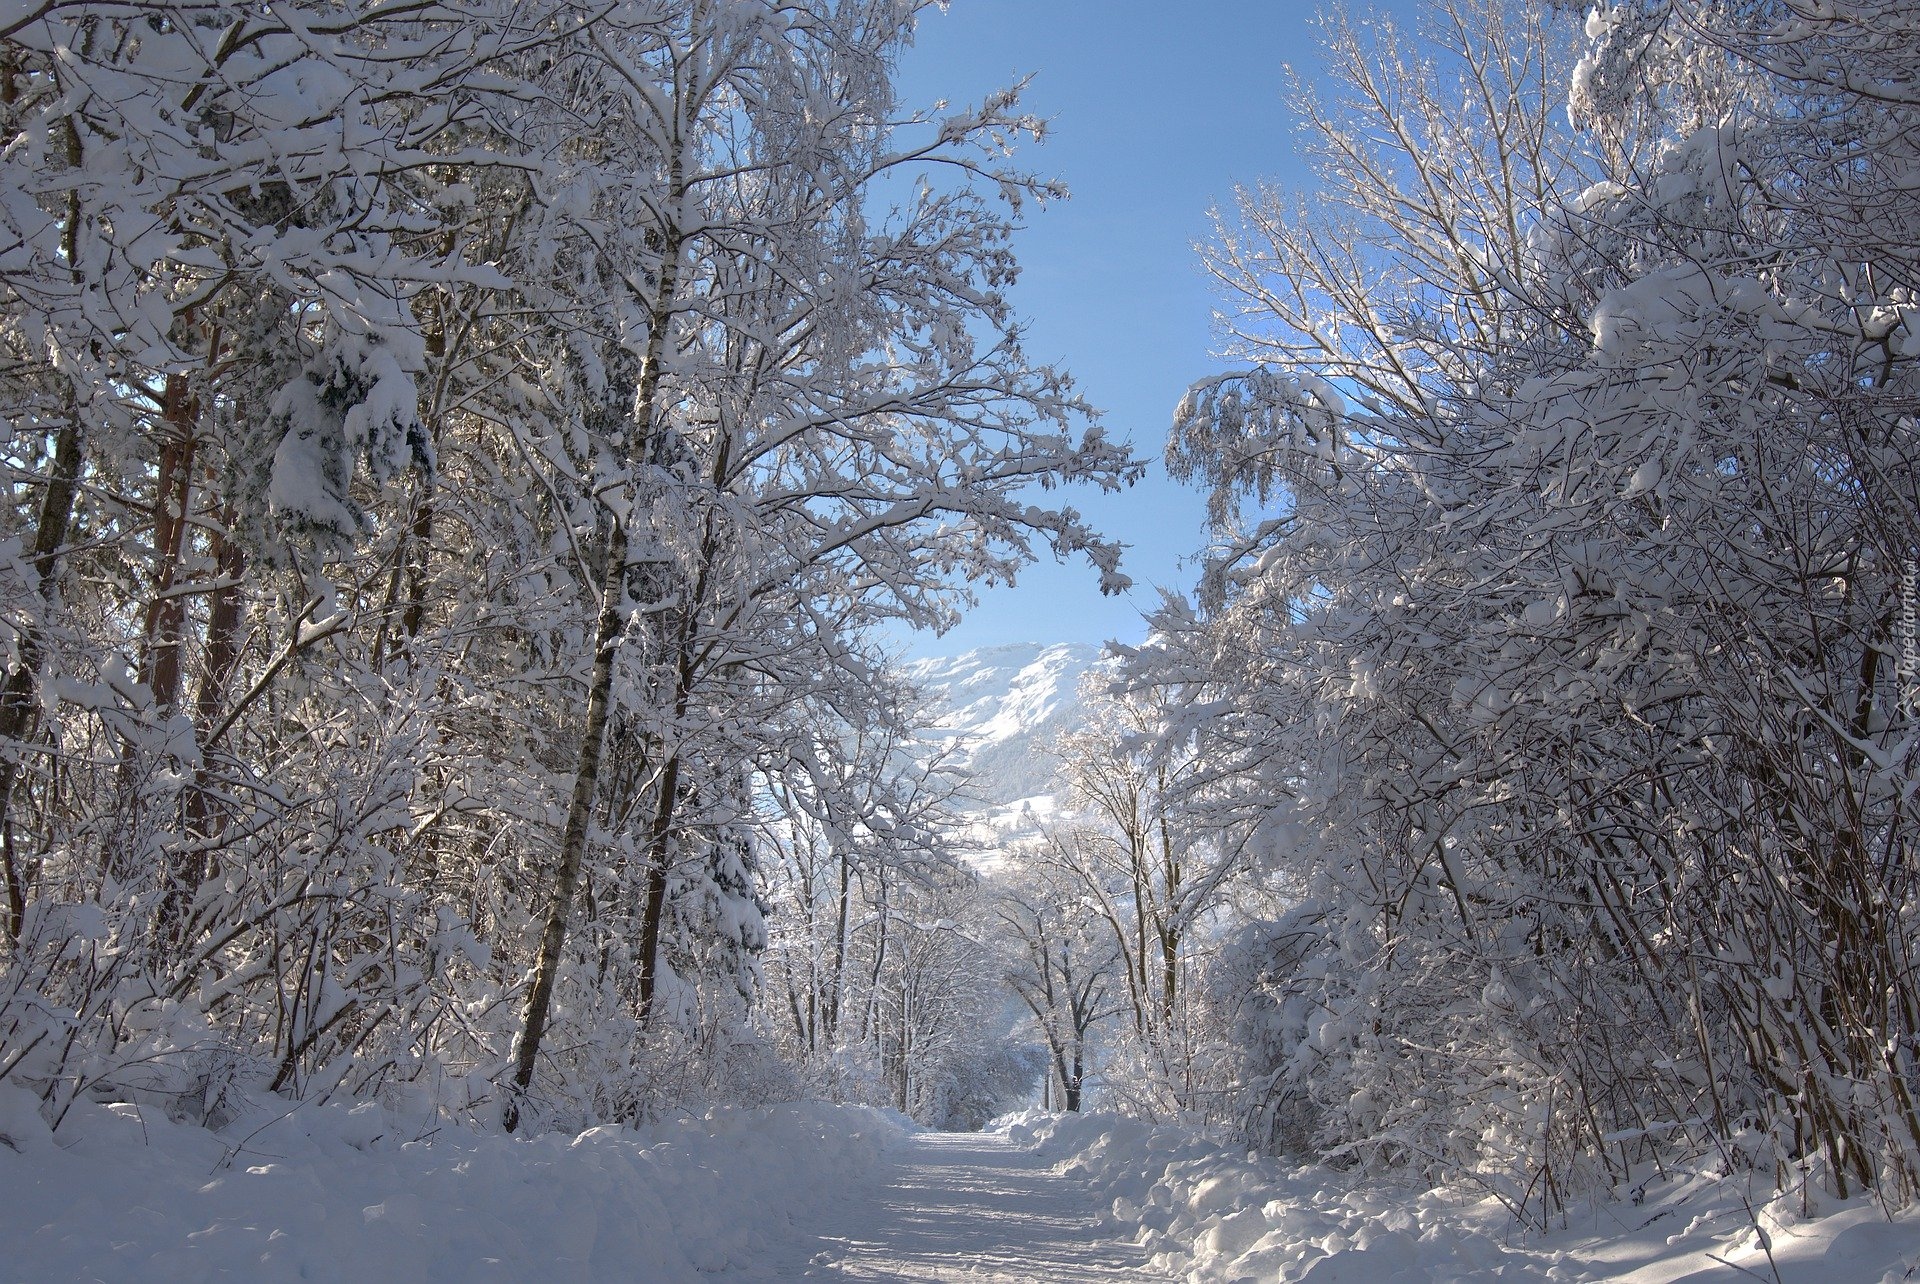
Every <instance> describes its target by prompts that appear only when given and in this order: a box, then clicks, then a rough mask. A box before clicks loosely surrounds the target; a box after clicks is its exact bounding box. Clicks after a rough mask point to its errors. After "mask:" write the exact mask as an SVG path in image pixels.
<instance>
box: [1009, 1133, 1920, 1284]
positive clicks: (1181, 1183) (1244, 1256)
mask: <svg viewBox="0 0 1920 1284" xmlns="http://www.w3.org/2000/svg"><path fill="white" fill-rule="evenodd" d="M998 1126H999V1127H1001V1128H1003V1129H1004V1130H1005V1131H1006V1132H1007V1133H1008V1135H1009V1138H1010V1139H1011V1140H1012V1141H1014V1142H1015V1143H1016V1144H1019V1145H1024V1146H1027V1147H1030V1148H1032V1149H1034V1150H1035V1151H1037V1152H1038V1153H1039V1154H1040V1155H1041V1156H1042V1157H1043V1158H1047V1159H1050V1160H1053V1161H1054V1162H1055V1164H1056V1166H1057V1167H1058V1169H1059V1171H1060V1172H1061V1173H1062V1174H1063V1175H1065V1176H1068V1177H1073V1178H1077V1179H1080V1180H1084V1181H1087V1182H1089V1183H1091V1184H1092V1185H1093V1186H1094V1187H1095V1188H1096V1189H1097V1190H1099V1191H1100V1193H1101V1195H1102V1197H1103V1198H1104V1199H1107V1200H1109V1201H1110V1206H1111V1209H1112V1212H1111V1213H1110V1214H1109V1217H1108V1227H1109V1228H1111V1229H1119V1230H1121V1231H1122V1232H1123V1233H1124V1231H1125V1230H1126V1229H1127V1228H1129V1227H1132V1228H1135V1229H1134V1238H1135V1242H1137V1243H1140V1244H1143V1245H1145V1246H1147V1247H1149V1248H1151V1249H1152V1250H1153V1251H1154V1254H1155V1257H1154V1264H1155V1265H1156V1266H1157V1267H1159V1268H1161V1269H1163V1270H1166V1271H1168V1272H1169V1273H1171V1274H1173V1275H1174V1276H1175V1277H1176V1278H1181V1277H1184V1278H1185V1279H1187V1280H1189V1281H1191V1282H1192V1284H1212V1282H1216V1281H1218V1282H1226V1281H1235V1282H1238V1281H1259V1282H1260V1284H1268V1282H1269V1281H1272V1282H1274V1284H1290V1282H1292V1281H1310V1282H1311V1284H1416V1282H1417V1284H1448V1282H1451V1281H1468V1280H1498V1279H1515V1280H1520V1279H1525V1280H1542V1279H1544V1280H1556V1281H1569V1282H1572V1281H1592V1280H1618V1281H1628V1282H1629V1284H1673V1282H1675V1281H1683V1280H1684V1281H1689V1282H1690V1284H1706V1282H1707V1281H1716V1282H1718V1281H1726V1282H1727V1284H1732V1282H1733V1281H1736V1280H1752V1279H1755V1278H1759V1279H1762V1280H1775V1279H1778V1280H1779V1281H1780V1284H1853V1282H1858V1284H1897V1282H1901V1281H1908V1280H1920V1213H1916V1212H1906V1213H1902V1214H1900V1215H1898V1216H1896V1217H1894V1218H1892V1219H1889V1218H1888V1217H1887V1216H1886V1215H1885V1214H1884V1213H1883V1212H1882V1211H1881V1210H1880V1209H1878V1208H1877V1207H1875V1206H1873V1205H1872V1204H1871V1203H1870V1202H1868V1201H1863V1200H1855V1201H1852V1202H1850V1203H1847V1204H1844V1205H1834V1206H1832V1207H1828V1208H1824V1209H1821V1208H1809V1207H1806V1206H1805V1205H1804V1204H1803V1202H1802V1201H1801V1200H1800V1199H1797V1198H1780V1199H1775V1200H1773V1201H1771V1202H1769V1203H1765V1204H1761V1205H1756V1204H1754V1203H1753V1202H1751V1201H1750V1200H1749V1198H1748V1188H1747V1185H1746V1183H1745V1182H1741V1181H1730V1180H1727V1179H1724V1178H1719V1177H1715V1176H1712V1175H1709V1174H1705V1173H1681V1172H1676V1171H1673V1170H1669V1172H1668V1173H1667V1175H1665V1176H1664V1177H1661V1178H1659V1179H1657V1180H1648V1181H1645V1182H1642V1183H1641V1184H1639V1185H1638V1186H1636V1187H1634V1188H1632V1189H1631V1191H1630V1193H1629V1197H1628V1198H1626V1199H1623V1200H1620V1201H1618V1202H1612V1203H1603V1204H1596V1205H1592V1206H1588V1207H1586V1208H1583V1209H1582V1210H1580V1211H1579V1212H1578V1213H1577V1214H1570V1215H1569V1216H1568V1217H1567V1218H1566V1220H1565V1224H1564V1226H1563V1228H1562V1229H1559V1230H1556V1231H1555V1232H1554V1233H1552V1234H1548V1235H1544V1236H1530V1235H1528V1234H1527V1233H1526V1232H1524V1231H1523V1230H1522V1229H1521V1228H1520V1227H1519V1226H1518V1225H1517V1224H1516V1223H1515V1222H1514V1221H1513V1219H1512V1218H1511V1217H1510V1216H1509V1215H1508V1214H1507V1213H1506V1211H1505V1210H1504V1209H1503V1208H1501V1206H1500V1205H1499V1204H1497V1203H1495V1202H1494V1201H1492V1200H1474V1199H1472V1198H1471V1197H1470V1196H1467V1195H1463V1194H1461V1193H1460V1192H1447V1191H1437V1192H1414V1191H1410V1190H1404V1189H1396V1188H1393V1187H1386V1186H1380V1185H1364V1184H1356V1183H1355V1182H1354V1181H1353V1180H1352V1179H1351V1178H1350V1177H1348V1176H1346V1175H1343V1174H1341V1173H1338V1172H1335V1171H1333V1170H1331V1169H1328V1168H1325V1167H1320V1166H1299V1165H1291V1164H1286V1163H1283V1162H1281V1161H1278V1160H1273V1159H1263V1158H1258V1157H1255V1156H1251V1155H1245V1154H1242V1153H1239V1152H1233V1151H1229V1150H1226V1149H1225V1148H1223V1146H1222V1145H1221V1143H1220V1142H1219V1141H1217V1140H1213V1139H1210V1138H1207V1137H1205V1136H1203V1135H1200V1134H1196V1133H1194V1132H1191V1131H1189V1130H1186V1129H1181V1128H1174V1127H1167V1126H1157V1125H1153V1124H1147V1123H1142V1122H1141V1121H1139V1120H1135V1119H1127V1118H1122V1117H1120V1116H1115V1115H1098V1114H1088V1115H1047V1114H1039V1113H1029V1114H1023V1115H1015V1116H1011V1117H1009V1118H1007V1119H1004V1120H1001V1121H1000V1122H999V1125H998ZM1809 1214H1817V1215H1809ZM1763 1237H1764V1239H1765V1241H1766V1244H1767V1245H1768V1246H1769V1247H1770V1249H1771V1262H1770V1261H1769V1254H1768V1249H1767V1248H1766V1247H1763V1246H1762V1243H1761V1240H1762V1238H1763Z"/></svg>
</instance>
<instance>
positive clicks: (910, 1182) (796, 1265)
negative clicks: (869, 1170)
mask: <svg viewBox="0 0 1920 1284" xmlns="http://www.w3.org/2000/svg"><path fill="white" fill-rule="evenodd" d="M1100 1212H1101V1203H1100V1200H1099V1197H1098V1196H1096V1195H1095V1194H1094V1193H1093V1191H1092V1190H1091V1189H1089V1188H1088V1187H1087V1186H1086V1185H1084V1184H1083V1183H1081V1182H1078V1181H1075V1180H1073V1179H1072V1178H1068V1177H1061V1176H1056V1175H1055V1174H1054V1173H1053V1172H1052V1171H1051V1170H1050V1167H1049V1165H1048V1163H1047V1162H1046V1161H1044V1160H1042V1159H1041V1158H1040V1157H1039V1156H1037V1155H1035V1154H1033V1153H1031V1152H1029V1151H1026V1150H1022V1149H1020V1148H1018V1147H1016V1146H1014V1145H1013V1144H1012V1143H1010V1142H1009V1141H1008V1140H1007V1138H1006V1136H1005V1134H1003V1133H940V1132H922V1133H915V1134H913V1135H912V1136H909V1137H907V1138H905V1139H903V1140H902V1141H901V1142H900V1143H899V1145H898V1147H897V1148H896V1149H895V1151H894V1153H893V1155H892V1162H891V1163H888V1164H883V1165H881V1166H880V1167H879V1168H878V1169H876V1170H875V1172H874V1175H873V1176H872V1178H871V1179H870V1180H869V1181H867V1182H864V1183H861V1184H859V1185H856V1186H854V1187H851V1188H849V1189H848V1190H847V1191H846V1192H845V1193H844V1195H843V1196H842V1197H841V1198H839V1199H837V1200H835V1201H834V1202H833V1204H832V1207H831V1209H830V1211H829V1212H828V1213H827V1215H826V1216H825V1217H824V1218H823V1219H822V1221H821V1222H820V1223H819V1224H818V1225H817V1226H816V1227H814V1228H813V1229H814V1230H815V1231H816V1233H817V1234H818V1237H819V1238H818V1240H816V1241H815V1242H813V1243H811V1244H804V1243H802V1244H795V1245H794V1246H793V1254H794V1255H793V1257H792V1259H791V1260H790V1261H789V1262H786V1263H783V1264H781V1265H779V1266H778V1267H776V1268H775V1270H774V1272H773V1273H772V1275H771V1278H775V1279H796V1280H798V1279H828V1280H834V1279H847V1280H866V1281H888V1282H891V1281H913V1282H914V1284H920V1282H922V1281H937V1280H966V1281H969V1282H970V1284H984V1282H985V1281H991V1280H1005V1281H1010V1282H1012V1281H1018V1282H1019V1284H1109V1282H1117V1281H1129V1280H1143V1279H1144V1280H1154V1279H1167V1278H1170V1277H1168V1276H1165V1275H1163V1274H1161V1273H1159V1272H1156V1271H1154V1270H1153V1269H1152V1268H1151V1267H1150V1266H1149V1265H1148V1254H1147V1251H1146V1250H1145V1249H1143V1248H1140V1247H1139V1246H1137V1245H1135V1244H1134V1243H1133V1242H1132V1241H1130V1240H1126V1239H1117V1238H1114V1237H1113V1235H1112V1233H1111V1231H1107V1230H1103V1229H1102V1228H1101V1227H1100V1226H1099V1225H1098V1224H1097V1219H1098V1217H1099V1215H1100Z"/></svg>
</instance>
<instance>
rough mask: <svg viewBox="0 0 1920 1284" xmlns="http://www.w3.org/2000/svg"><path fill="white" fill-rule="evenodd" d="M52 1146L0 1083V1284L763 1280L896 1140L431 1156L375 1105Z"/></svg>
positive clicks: (822, 1127)
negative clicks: (54, 1283) (27, 1283)
mask: <svg viewBox="0 0 1920 1284" xmlns="http://www.w3.org/2000/svg"><path fill="white" fill-rule="evenodd" d="M76 1109H85V1110H87V1111H88V1112H89V1113H88V1114H87V1115H85V1116H84V1117H80V1118H72V1119H69V1120H68V1121H67V1122H66V1123H65V1124H64V1125H63V1126H62V1128H61V1132H60V1141H59V1144H57V1145H56V1144H55V1143H54V1141H53V1139H52V1138H51V1137H50V1136H49V1135H48V1134H47V1131H46V1128H45V1125H44V1124H42V1123H41V1122H40V1120H39V1117H38V1115H37V1113H36V1112H35V1111H34V1110H33V1108H32V1104H31V1101H30V1100H29V1099H26V1098H25V1097H24V1094H21V1093H19V1092H18V1091H17V1090H15V1089H11V1088H6V1087H0V1136H3V1137H5V1138H6V1142H5V1143H3V1144H0V1245H4V1246H5V1248H4V1251H0V1275H3V1276H4V1277H5V1278H7V1279H12V1280H55V1279H103V1280H136V1279H137V1280H140V1281H143V1282H144V1281H160V1280H195V1281H200V1280H211V1279H221V1278H230V1279H238V1280H259V1281H277V1280H311V1279H322V1280H344V1279H360V1280H378V1279H405V1280H410V1281H414V1280H418V1281H433V1280H447V1281H456V1280H457V1281H479V1280H526V1279H537V1280H539V1281H540V1284H561V1282H562V1281H571V1280H582V1281H585V1280H638V1281H646V1282H647V1284H675V1282H677V1281H683V1280H696V1279H701V1278H711V1273H714V1272H727V1273H728V1274H729V1277H730V1278H734V1279H755V1278H765V1277H764V1276H762V1275H760V1274H758V1271H759V1263H760V1261H761V1260H762V1259H763V1258H764V1257H765V1256H766V1250H767V1248H768V1246H769V1245H770V1244H773V1243H778V1242H779V1241H781V1240H784V1239H788V1238H791V1236H792V1235H793V1226H794V1224H795V1223H796V1222H804V1221H805V1220H807V1219H808V1218H809V1217H810V1216H811V1215H812V1214H813V1213H814V1212H815V1211H816V1210H817V1208H818V1207H819V1205H820V1203H821V1201H822V1200H823V1199H825V1198H827V1197H828V1196H829V1195H830V1193H831V1192H833V1191H835V1190H838V1189H840V1188H843V1187H844V1186H845V1185H846V1184H847V1183H848V1182H849V1181H853V1180H857V1179H858V1178H859V1177H861V1176H862V1175H863V1174H865V1172H866V1171H867V1170H868V1169H869V1168H870V1167H871V1166H872V1165H873V1164H874V1163H875V1162H876V1160H877V1159H878V1158H879V1157H880V1155H881V1153H882V1151H883V1150H884V1148H885V1146H886V1145H887V1143H889V1142H890V1141H891V1140H893V1139H895V1138H897V1137H899V1136H900V1135H901V1134H902V1132H903V1129H902V1127H901V1125H900V1124H899V1123H898V1122H896V1121H895V1119H894V1118H893V1117H890V1116H888V1115H885V1114H882V1113H880V1112H878V1111H873V1110H867V1109H863V1108H860V1107H849V1106H831V1105H821V1104H814V1103H807V1104H801V1105H791V1106H776V1107H772V1108H768V1109H762V1110H720V1111H714V1112H712V1113H710V1114H708V1115H707V1116H706V1117H704V1118H701V1119H696V1120H690V1121H686V1122H683V1123H678V1124H666V1125H660V1126H655V1127H651V1128H647V1129H643V1130H633V1129H621V1128H594V1129H591V1130H589V1131H587V1132H585V1133H582V1134H580V1135H579V1136H577V1137H569V1136H561V1135H558V1134H549V1135H546V1136H539V1137H532V1138H527V1139H519V1138H511V1137H504V1136H497V1135H495V1136H486V1135H478V1134H474V1133H468V1132H458V1131H454V1130H451V1129H449V1130H447V1131H443V1132H440V1133H438V1134H436V1135H433V1136H432V1137H430V1138H427V1139H420V1140H409V1139H408V1138H409V1137H410V1136H412V1135H413V1133H412V1132H411V1131H409V1130H407V1129H405V1128H404V1126H403V1124H402V1123H401V1121H400V1120H398V1119H396V1118H395V1117H394V1116H393V1115H392V1114H390V1113H389V1112H388V1111H386V1110H384V1109H383V1108H381V1107H380V1106H377V1105H374V1104H371V1103H363V1104H361V1105H358V1106H345V1105H342V1106H323V1107H314V1106H302V1107H300V1108H298V1109H296V1110H292V1111H291V1112H290V1113H288V1114H286V1115H283V1116H281V1117H279V1118H277V1119H276V1118H269V1119H266V1120H261V1119H254V1120H251V1121H246V1122H241V1123H237V1124H235V1125H233V1126H231V1127H229V1128H227V1129H224V1130H222V1131H220V1132H218V1133H215V1132H209V1131H207V1130H206V1129H204V1128H198V1127H192V1126H184V1125H175V1124H171V1123H168V1122H167V1121H166V1119H165V1117H164V1116H163V1115H160V1114H159V1112H156V1111H154V1110H152V1109H151V1108H146V1109H143V1108H141V1107H138V1106H132V1105H111V1106H90V1107H76Z"/></svg>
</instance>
